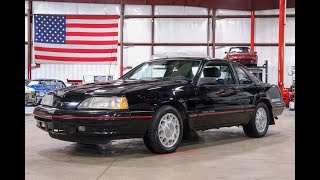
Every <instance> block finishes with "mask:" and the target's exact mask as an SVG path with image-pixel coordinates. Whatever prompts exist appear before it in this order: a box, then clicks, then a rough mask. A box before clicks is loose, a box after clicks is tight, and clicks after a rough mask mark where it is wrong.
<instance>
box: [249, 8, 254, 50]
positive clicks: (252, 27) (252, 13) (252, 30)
mask: <svg viewBox="0 0 320 180" xmlns="http://www.w3.org/2000/svg"><path fill="white" fill-rule="evenodd" d="M250 37H251V38H250V48H251V51H252V52H254V11H251V36H250Z"/></svg>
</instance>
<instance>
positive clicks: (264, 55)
mask: <svg viewBox="0 0 320 180" xmlns="http://www.w3.org/2000/svg"><path fill="white" fill-rule="evenodd" d="M33 13H34V14H40V13H45V14H110V15H119V14H120V5H110V4H84V3H55V2H33ZM255 13H256V14H278V10H265V11H256V12H255ZM287 13H288V14H294V9H287ZM125 14H126V15H151V6H143V5H126V6H125ZM155 14H156V15H207V14H208V12H207V9H206V8H198V7H183V6H155ZM249 14H250V12H244V11H232V10H217V15H249ZM216 23H217V24H216V42H217V43H249V42H250V19H249V18H232V19H227V18H226V19H217V21H216ZM255 28H256V29H255V42H256V43H264V42H265V43H277V42H278V19H277V18H256V21H255ZM285 33H286V36H285V41H286V43H294V41H295V18H286V27H285ZM210 36H211V33H210ZM124 42H147V43H150V42H151V19H150V18H145V19H125V20H124ZM155 42H157V43H170V42H180V43H182V42H196V43H206V42H207V19H206V18H203V19H202V18H194V19H155ZM210 42H211V37H210ZM229 48H230V47H216V57H217V58H223V57H224V56H225V54H224V52H225V51H227V50H228V49H229ZM26 49H27V48H26ZM255 50H256V51H257V53H258V56H259V63H258V64H259V65H262V64H263V63H264V60H269V65H270V66H269V67H270V68H269V76H268V79H269V82H270V83H275V84H276V83H277V74H278V71H277V68H278V47H256V49H255ZM118 52H120V51H118ZM154 53H155V55H156V56H162V55H179V54H184V55H192V56H195V55H196V56H206V55H207V47H206V46H195V47H192V46H191V47H190V46H185V47H183V46H179V47H175V46H174V47H173V46H155V47H154ZM211 54H212V51H211V50H210V56H211ZM26 55H27V53H26ZM26 58H27V56H26ZM118 58H120V57H119V53H118ZM150 58H151V47H150V46H129V47H124V66H133V67H134V66H136V65H138V64H140V63H141V62H143V61H146V60H148V59H150ZM294 64H295V47H286V48H285V71H284V72H285V74H288V73H290V71H291V66H293V65H294ZM26 68H27V66H26ZM124 72H126V71H124ZM109 74H111V75H113V76H114V78H118V77H119V65H66V64H42V65H41V67H40V68H34V69H32V78H58V79H61V80H66V79H82V77H83V76H84V75H109ZM26 77H27V73H26ZM284 80H285V87H289V86H290V85H291V83H292V78H291V77H290V76H285V79H284Z"/></svg>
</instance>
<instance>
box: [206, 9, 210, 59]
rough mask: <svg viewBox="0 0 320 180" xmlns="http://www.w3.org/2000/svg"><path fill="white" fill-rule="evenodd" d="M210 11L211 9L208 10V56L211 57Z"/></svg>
mask: <svg viewBox="0 0 320 180" xmlns="http://www.w3.org/2000/svg"><path fill="white" fill-rule="evenodd" d="M210 11H211V9H210V8H208V20H207V21H208V23H207V56H208V57H209V56H210Z"/></svg>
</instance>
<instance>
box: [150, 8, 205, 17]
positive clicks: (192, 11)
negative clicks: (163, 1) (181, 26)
mask: <svg viewBox="0 0 320 180" xmlns="http://www.w3.org/2000/svg"><path fill="white" fill-rule="evenodd" d="M154 14H155V15H208V8H201V7H191V6H155V7H154Z"/></svg>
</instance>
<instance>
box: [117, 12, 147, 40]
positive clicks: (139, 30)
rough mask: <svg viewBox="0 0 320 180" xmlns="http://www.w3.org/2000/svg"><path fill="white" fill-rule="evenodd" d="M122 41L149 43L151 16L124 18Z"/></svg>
mask: <svg viewBox="0 0 320 180" xmlns="http://www.w3.org/2000/svg"><path fill="white" fill-rule="evenodd" d="M123 28H124V29H123V32H124V36H123V38H124V42H148V43H151V18H148V19H125V20H124V26H123Z"/></svg>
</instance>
